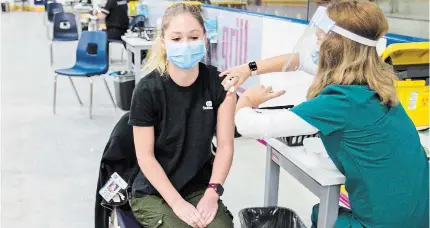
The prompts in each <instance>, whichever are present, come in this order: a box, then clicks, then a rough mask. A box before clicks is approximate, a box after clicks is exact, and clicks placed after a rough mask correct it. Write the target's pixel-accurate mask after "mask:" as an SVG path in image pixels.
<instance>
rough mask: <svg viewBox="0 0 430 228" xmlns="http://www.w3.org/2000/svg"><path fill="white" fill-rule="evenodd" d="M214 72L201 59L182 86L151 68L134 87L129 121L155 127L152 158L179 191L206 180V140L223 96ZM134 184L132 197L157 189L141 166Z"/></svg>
mask: <svg viewBox="0 0 430 228" xmlns="http://www.w3.org/2000/svg"><path fill="white" fill-rule="evenodd" d="M218 75H219V72H218V71H217V70H216V68H215V67H213V66H206V65H205V64H203V63H199V75H198V77H197V79H196V81H195V82H194V83H193V84H192V85H190V86H188V87H181V86H179V85H177V84H176V83H175V82H174V81H173V80H172V79H171V78H170V77H169V76H168V75H162V76H161V75H160V73H159V72H158V71H153V72H152V73H150V74H149V75H147V76H146V77H144V78H142V79H141V80H140V81H139V83H138V85H137V87H136V88H135V91H134V93H133V99H132V103H131V109H130V120H129V124H130V125H132V126H140V127H148V126H153V127H154V131H155V142H154V143H155V145H154V147H155V148H154V154H155V158H156V159H157V161H158V162H159V163H160V165H161V167H162V168H163V169H164V171H165V173H166V174H167V177H168V178H169V180H170V181H171V183H172V184H173V186H174V187H175V188H176V190H178V192H179V193H181V194H182V195H185V194H186V192H184V191H185V189H189V188H194V187H195V186H196V185H207V184H208V182H209V179H210V176H211V172H212V170H211V169H212V168H211V167H212V165H211V162H210V160H211V157H212V155H211V150H210V146H211V141H212V137H213V135H214V132H215V127H216V121H217V111H218V107H219V106H220V104H221V103H222V102H223V101H224V98H225V96H226V92H225V91H224V89H223V86H222V85H221V81H222V78H220V77H219V76H218ZM142 140H144V139H142ZM132 189H133V190H132V193H133V196H135V197H140V196H144V195H154V194H157V195H158V192H157V191H156V189H155V188H154V187H153V186H152V185H151V184H150V183H149V181H148V180H147V179H146V178H145V176H144V175H143V173H142V171H140V172H139V174H138V175H137V177H136V179H135V181H134V183H133V187H132ZM187 192H188V191H187Z"/></svg>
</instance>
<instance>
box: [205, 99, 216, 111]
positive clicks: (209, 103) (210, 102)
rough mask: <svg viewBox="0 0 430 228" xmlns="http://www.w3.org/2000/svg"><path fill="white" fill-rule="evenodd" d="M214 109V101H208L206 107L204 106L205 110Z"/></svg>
mask: <svg viewBox="0 0 430 228" xmlns="http://www.w3.org/2000/svg"><path fill="white" fill-rule="evenodd" d="M208 109H214V108H213V107H212V101H206V106H203V110H208Z"/></svg>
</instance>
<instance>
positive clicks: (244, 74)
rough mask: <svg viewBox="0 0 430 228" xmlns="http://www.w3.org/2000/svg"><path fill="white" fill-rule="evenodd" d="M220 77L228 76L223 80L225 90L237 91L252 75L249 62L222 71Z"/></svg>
mask: <svg viewBox="0 0 430 228" xmlns="http://www.w3.org/2000/svg"><path fill="white" fill-rule="evenodd" d="M219 76H220V77H223V76H226V77H225V79H224V80H223V81H222V83H221V84H222V85H223V86H224V89H225V91H229V93H232V92H234V91H236V90H237V89H238V88H239V87H240V86H241V85H242V84H243V83H244V82H245V81H246V80H247V79H248V78H249V76H251V70H250V69H249V66H248V64H243V65H240V66H237V67H234V68H231V69H229V70H226V71H224V72H222V73H221V74H220V75H219Z"/></svg>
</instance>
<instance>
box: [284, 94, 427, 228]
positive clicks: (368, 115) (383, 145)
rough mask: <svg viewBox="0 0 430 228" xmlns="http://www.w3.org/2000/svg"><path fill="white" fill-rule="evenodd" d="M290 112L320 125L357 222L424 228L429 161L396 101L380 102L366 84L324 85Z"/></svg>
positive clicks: (415, 133) (409, 121) (413, 129)
mask: <svg viewBox="0 0 430 228" xmlns="http://www.w3.org/2000/svg"><path fill="white" fill-rule="evenodd" d="M291 111H292V112H294V113H295V114H296V115H298V116H299V117H301V118H302V119H304V120H305V121H306V122H308V123H309V124H311V125H312V126H314V127H316V128H317V129H318V130H320V136H321V139H322V141H323V143H324V146H325V148H326V150H327V153H328V154H329V156H330V158H331V159H332V160H333V162H334V163H335V165H336V167H337V168H338V169H339V171H340V172H342V173H343V174H344V175H345V178H346V182H345V187H346V190H347V191H348V194H349V200H350V204H351V210H352V214H353V216H354V219H356V220H357V221H359V222H360V223H361V225H363V226H364V227H372V228H374V227H389V228H397V227H398V228H406V227H410V228H421V227H429V162H428V160H427V157H426V155H425V153H424V149H423V147H422V145H421V143H420V139H419V136H418V132H417V131H416V129H415V126H414V125H413V123H412V121H411V120H410V118H409V117H408V115H407V114H406V112H405V110H404V109H403V107H402V106H401V105H400V104H399V105H396V106H394V107H389V106H387V105H382V104H381V102H380V100H379V97H378V95H377V93H376V92H375V91H373V90H371V89H369V87H368V86H362V85H348V86H340V85H330V86H327V87H326V88H325V89H323V91H322V92H321V93H320V94H319V95H318V96H317V97H315V98H313V99H311V100H308V101H306V102H304V103H302V104H300V105H298V106H296V107H294V108H293V109H291Z"/></svg>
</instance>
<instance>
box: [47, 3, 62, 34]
mask: <svg viewBox="0 0 430 228" xmlns="http://www.w3.org/2000/svg"><path fill="white" fill-rule="evenodd" d="M62 12H64V9H63V5H62V4H61V3H57V2H53V3H49V4H48V7H47V10H46V18H47V21H46V25H47V27H46V36H47V37H48V40H49V39H51V37H50V36H49V35H50V34H49V31H50V27H51V26H50V25H51V24H52V21H53V20H54V15H55V14H57V13H62Z"/></svg>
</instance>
